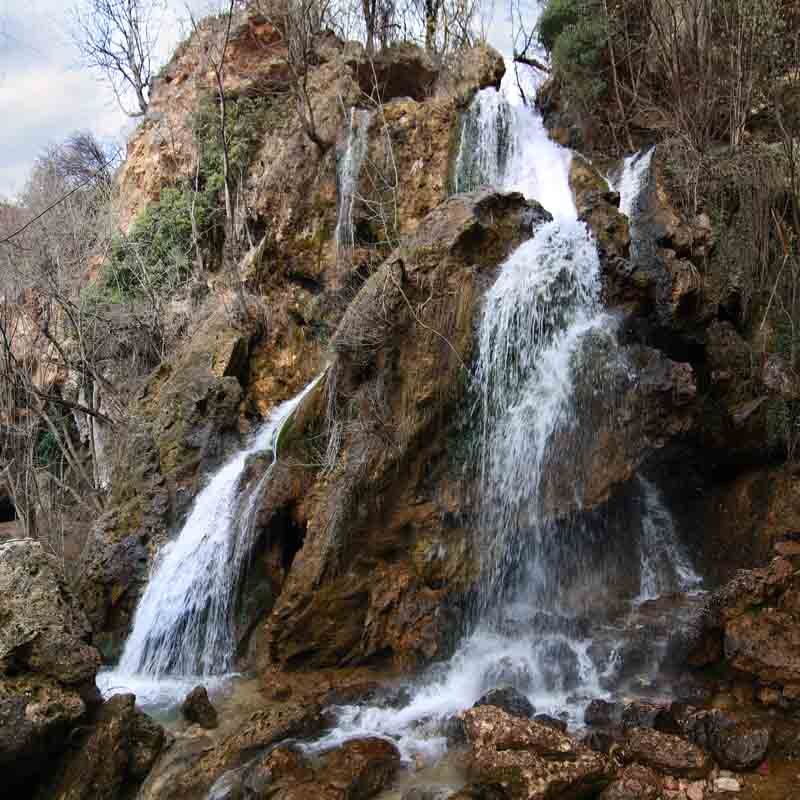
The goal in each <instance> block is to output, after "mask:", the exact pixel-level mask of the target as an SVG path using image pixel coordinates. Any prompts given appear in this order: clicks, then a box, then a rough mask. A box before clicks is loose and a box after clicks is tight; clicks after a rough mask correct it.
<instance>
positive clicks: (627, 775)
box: [600, 764, 663, 800]
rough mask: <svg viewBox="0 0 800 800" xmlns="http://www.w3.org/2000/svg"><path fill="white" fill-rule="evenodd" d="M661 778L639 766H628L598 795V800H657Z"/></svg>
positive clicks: (650, 770)
mask: <svg viewBox="0 0 800 800" xmlns="http://www.w3.org/2000/svg"><path fill="white" fill-rule="evenodd" d="M662 784H663V781H662V779H661V776H660V775H659V774H658V773H657V772H654V771H653V770H652V769H650V768H649V767H644V766H642V765H641V764H628V766H626V767H625V768H624V769H623V770H622V771H621V772H620V773H619V775H618V776H617V777H616V779H615V780H614V782H613V783H612V784H611V785H610V786H608V787H607V788H606V789H605V791H604V792H603V793H602V794H601V795H600V800H659V798H660V797H661V790H662Z"/></svg>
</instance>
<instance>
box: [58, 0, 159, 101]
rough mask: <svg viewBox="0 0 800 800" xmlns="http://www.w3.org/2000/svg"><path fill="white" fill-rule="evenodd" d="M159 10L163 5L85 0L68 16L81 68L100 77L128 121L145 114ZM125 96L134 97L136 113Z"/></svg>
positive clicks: (130, 0)
mask: <svg viewBox="0 0 800 800" xmlns="http://www.w3.org/2000/svg"><path fill="white" fill-rule="evenodd" d="M163 9H164V5H163V0H84V2H83V3H82V4H81V5H78V6H75V7H74V9H73V11H72V18H73V31H72V36H73V39H74V41H75V44H76V45H77V47H78V49H79V50H80V53H81V56H82V59H83V63H84V64H85V65H86V66H87V67H90V68H92V69H96V70H98V71H99V72H100V73H102V75H103V76H104V77H105V79H106V80H107V81H108V82H109V84H110V85H111V88H112V89H113V91H114V94H115V95H116V98H117V102H118V103H119V106H120V108H121V109H122V110H123V111H124V112H125V113H126V114H128V115H129V116H131V117H141V116H143V115H144V114H146V113H147V107H148V103H149V95H150V81H151V79H152V78H153V69H154V68H153V56H154V53H155V49H156V45H157V42H158V33H159V26H160V22H161V13H162V12H163ZM128 91H132V92H133V93H134V95H135V97H136V103H137V106H138V108H137V110H135V111H130V110H128V109H127V108H126V104H125V102H124V97H125V95H126V93H127V92H128Z"/></svg>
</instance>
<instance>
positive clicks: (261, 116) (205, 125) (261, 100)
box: [192, 95, 274, 193]
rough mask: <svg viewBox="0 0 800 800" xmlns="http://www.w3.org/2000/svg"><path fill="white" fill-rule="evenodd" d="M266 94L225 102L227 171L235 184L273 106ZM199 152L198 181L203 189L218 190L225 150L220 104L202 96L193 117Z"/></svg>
mask: <svg viewBox="0 0 800 800" xmlns="http://www.w3.org/2000/svg"><path fill="white" fill-rule="evenodd" d="M273 105H274V104H273V102H272V98H271V97H270V96H269V95H262V96H259V97H238V98H231V99H229V100H228V102H227V104H226V112H225V114H226V123H225V128H226V139H227V141H226V142H225V144H227V149H228V168H229V174H230V176H231V178H232V180H233V183H234V184H236V183H238V182H239V181H241V179H242V176H243V175H244V174H245V172H246V171H247V169H248V167H249V166H250V164H251V162H252V160H253V157H254V155H255V153H256V149H257V148H258V144H259V142H260V140H261V132H262V131H263V130H264V128H265V127H266V125H267V122H268V119H269V114H270V111H271V110H272V107H273ZM192 127H193V130H194V136H195V141H196V142H197V146H198V150H199V152H200V180H201V183H202V187H203V191H205V192H212V193H219V192H221V191H222V189H223V187H224V181H225V177H224V175H225V172H224V165H223V158H224V149H223V140H222V134H221V132H220V131H221V125H220V112H219V104H218V103H217V101H216V99H215V98H214V97H212V96H208V97H205V98H204V99H203V100H202V101H201V102H200V107H199V109H198V111H197V113H196V114H195V115H194V119H193V120H192Z"/></svg>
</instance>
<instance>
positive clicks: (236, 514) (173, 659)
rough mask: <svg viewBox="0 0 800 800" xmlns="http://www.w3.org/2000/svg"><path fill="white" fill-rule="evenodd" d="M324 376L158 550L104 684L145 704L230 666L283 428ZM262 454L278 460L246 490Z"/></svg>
mask: <svg viewBox="0 0 800 800" xmlns="http://www.w3.org/2000/svg"><path fill="white" fill-rule="evenodd" d="M318 380H319V378H317V379H315V380H314V381H313V382H312V383H310V384H309V385H308V386H307V387H306V388H305V389H303V391H302V392H301V393H300V394H298V395H297V396H296V397H293V398H292V399H291V400H287V401H286V402H285V403H282V404H281V405H279V406H278V407H277V408H276V409H275V410H274V411H273V412H272V414H271V415H270V417H269V418H268V420H267V421H266V422H265V423H264V425H263V426H262V427H261V428H260V430H259V431H258V432H257V433H256V435H255V437H254V438H253V440H252V442H251V444H250V445H249V446H248V447H246V448H245V449H243V450H241V451H239V452H238V453H237V454H236V455H235V456H234V457H233V458H231V459H230V460H229V461H228V462H227V463H225V464H224V465H223V466H222V467H221V468H220V469H219V470H218V471H217V472H216V473H215V474H214V476H213V477H212V478H211V480H210V481H209V483H208V485H207V486H206V487H205V488H204V489H203V490H202V491H201V492H200V494H198V496H197V498H196V499H195V502H194V505H193V507H192V510H191V513H190V514H189V517H188V518H187V520H186V522H185V523H184V525H183V528H182V529H181V531H180V533H179V534H178V536H177V537H176V538H175V539H174V540H173V541H171V542H169V543H168V544H166V545H164V546H163V547H162V548H161V551H160V552H159V554H158V558H157V561H156V563H155V566H154V568H153V572H152V575H151V577H150V580H149V581H148V584H147V588H146V589H145V591H144V594H143V595H142V597H141V599H140V601H139V605H138V607H137V609H136V615H135V617H134V621H133V628H132V630H131V633H130V636H129V637H128V640H127V642H126V643H125V649H124V651H123V654H122V658H121V659H120V662H119V665H118V666H117V668H116V669H115V670H114V671H113V672H108V673H103V675H102V676H101V679H100V682H101V683H102V686H101V689H106V690H107V691H111V692H112V693H113V691H115V690H128V691H130V690H131V689H136V690H137V695H140V696H139V698H138V699H139V702H140V703H142V704H145V705H146V704H148V703H158V702H163V701H164V700H165V699H172V700H175V701H177V700H179V699H181V696H182V694H183V693H185V690H186V687H187V686H191V685H194V684H195V683H196V682H197V681H196V678H197V677H202V678H203V679H205V678H207V677H209V676H220V675H224V674H225V673H227V672H229V671H230V670H231V669H232V667H233V661H234V655H235V650H236V641H235V611H236V602H237V598H238V590H239V587H240V586H241V581H242V580H243V577H244V575H245V573H246V568H247V562H248V559H249V558H250V552H251V549H252V545H253V534H254V528H255V526H254V524H253V523H254V515H255V512H256V510H257V506H258V499H259V498H260V497H261V495H262V492H263V488H264V484H265V482H266V481H267V480H268V479H269V475H270V473H271V471H272V467H273V466H274V464H275V462H276V459H277V446H278V439H279V438H280V435H281V431H282V430H283V427H284V425H285V424H286V422H287V420H288V419H289V418H290V417H291V415H292V413H293V412H294V410H295V409H296V408H297V406H298V405H299V404H300V402H301V401H302V399H303V398H304V397H305V396H306V394H308V392H309V391H310V390H311V389H312V388H313V387H314V386H315V385H316V383H317V381H318ZM261 452H271V453H272V462H271V464H270V466H269V467H268V468H267V470H266V472H265V473H264V475H263V476H262V477H261V479H260V480H259V481H258V482H257V483H256V484H255V486H254V487H252V488H251V489H250V490H249V491H247V492H245V493H244V494H242V493H241V480H242V476H243V474H244V472H245V469H246V467H247V463H248V459H249V458H250V457H251V456H253V455H255V454H256V453H261Z"/></svg>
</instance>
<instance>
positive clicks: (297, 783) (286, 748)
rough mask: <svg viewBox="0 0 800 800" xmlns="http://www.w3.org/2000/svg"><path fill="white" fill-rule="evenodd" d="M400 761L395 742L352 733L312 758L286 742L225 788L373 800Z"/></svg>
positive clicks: (300, 798)
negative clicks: (363, 737)
mask: <svg viewBox="0 0 800 800" xmlns="http://www.w3.org/2000/svg"><path fill="white" fill-rule="evenodd" d="M399 766H400V754H399V752H398V751H397V748H396V747H395V746H394V745H393V744H391V743H390V742H387V741H386V740H384V739H377V738H366V739H353V740H351V741H349V742H345V743H344V744H343V745H341V746H340V747H337V748H335V749H333V750H329V751H327V752H325V753H322V754H320V755H319V756H316V757H315V758H314V759H313V761H312V760H309V759H308V758H306V756H304V755H303V754H302V753H301V752H300V751H299V750H297V749H296V748H295V747H293V746H292V745H286V744H282V745H279V746H277V747H275V748H273V749H272V750H270V751H269V752H268V753H267V754H266V755H265V756H263V757H259V758H256V759H255V760H254V761H253V762H251V763H250V764H249V765H247V766H246V767H245V769H244V770H241V771H240V772H238V773H237V774H234V775H231V776H228V781H227V784H226V788H227V787H230V789H231V791H230V793H229V796H230V797H235V796H237V795H236V792H237V785H238V786H239V787H241V788H240V789H239V790H238V791H239V792H240V796H241V797H242V798H257V797H270V798H274V800H304V798H311V797H313V798H319V799H320V800H369V798H371V797H374V796H375V795H376V794H378V793H379V792H380V791H381V790H382V789H384V788H385V787H386V786H387V785H388V784H389V783H390V782H391V780H392V778H393V777H394V775H395V773H396V772H397V769H398V767H399Z"/></svg>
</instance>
